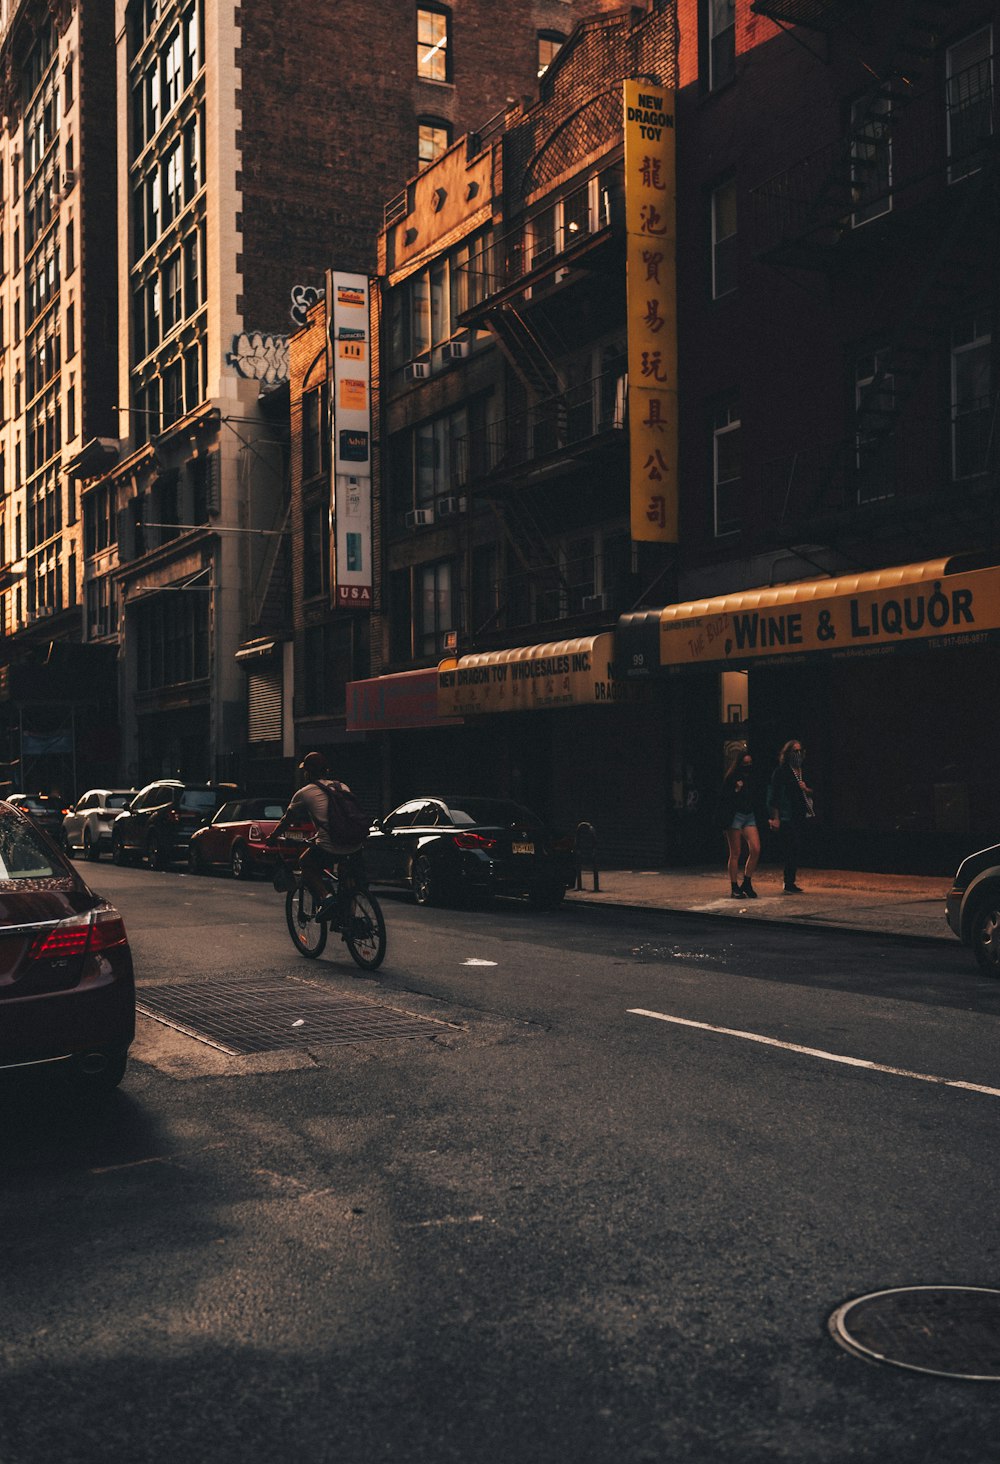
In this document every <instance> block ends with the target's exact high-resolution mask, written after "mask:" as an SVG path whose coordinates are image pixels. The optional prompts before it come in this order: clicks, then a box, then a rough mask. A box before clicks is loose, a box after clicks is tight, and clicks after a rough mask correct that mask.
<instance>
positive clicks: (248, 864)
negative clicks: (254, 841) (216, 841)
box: [229, 844, 253, 879]
mask: <svg viewBox="0 0 1000 1464" xmlns="http://www.w3.org/2000/svg"><path fill="white" fill-rule="evenodd" d="M229 868H230V869H231V870H232V873H233V879H249V878H250V876H251V875H252V874H253V860H252V859H251V858H250V851H249V849H248V848H247V846H246V844H234V845H233V852H232V854H230V856H229Z"/></svg>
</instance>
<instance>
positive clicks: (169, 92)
mask: <svg viewBox="0 0 1000 1464" xmlns="http://www.w3.org/2000/svg"><path fill="white" fill-rule="evenodd" d="M181 69H182V67H181V33H180V31H179V30H175V31H174V33H173V35H172V36H171V37H170V39H169V41H168V42H167V45H166V49H165V51H164V55H163V115H164V116H166V114H167V113H168V112H169V111H171V110H172V109H173V108H174V107H176V105H177V103H178V101H179V100H180V95H181Z"/></svg>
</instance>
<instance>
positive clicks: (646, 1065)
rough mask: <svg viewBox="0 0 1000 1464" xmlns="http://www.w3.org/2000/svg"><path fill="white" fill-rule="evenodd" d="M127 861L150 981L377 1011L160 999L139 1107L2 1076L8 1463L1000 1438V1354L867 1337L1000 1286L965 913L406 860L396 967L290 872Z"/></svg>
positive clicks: (989, 1029) (146, 990)
mask: <svg viewBox="0 0 1000 1464" xmlns="http://www.w3.org/2000/svg"><path fill="white" fill-rule="evenodd" d="M85 872H86V873H87V875H88V878H90V882H91V883H92V884H93V885H94V886H95V888H97V889H100V890H101V891H102V892H103V893H105V894H107V895H108V896H109V897H110V898H111V899H113V900H114V901H115V902H116V903H117V904H118V905H119V907H120V908H121V910H122V911H123V913H124V915H125V918H126V921H127V924H128V928H129V931H130V935H131V938H132V943H133V949H134V952H135V956H136V964H137V972H138V976H139V985H140V994H141V995H143V994H144V995H145V996H146V997H147V998H148V999H153V998H154V997H158V998H159V999H161V1000H163V999H167V1000H169V998H170V992H169V989H168V988H170V987H171V986H173V985H174V984H176V983H181V982H183V983H190V982H197V983H199V984H201V985H203V986H204V987H205V989H206V992H209V991H212V990H215V991H218V990H220V989H222V983H228V982H237V983H244V984H245V986H246V989H247V991H248V992H249V991H251V989H252V988H254V987H255V985H256V984H257V983H258V982H260V981H264V980H271V981H272V982H273V981H274V980H275V979H277V980H280V981H282V982H284V981H288V982H291V983H292V987H293V990H294V991H296V992H300V993H302V995H303V1011H306V1012H311V1010H312V1009H311V1008H308V1007H307V1005H306V1003H305V998H306V996H307V995H311V994H312V993H313V992H314V990H315V989H319V990H320V991H321V992H322V993H324V994H325V995H328V996H329V997H330V999H331V1000H333V999H334V998H336V999H339V1000H340V1001H348V1002H350V1003H351V1004H352V1005H353V1006H354V1007H356V1008H360V1009H361V1012H362V1016H363V1017H367V1018H369V1019H371V1020H372V1022H373V1026H372V1031H373V1033H375V1035H369V1036H365V1037H363V1039H362V1040H357V1041H353V1042H348V1043H318V1042H315V1041H311V1040H310V1035H309V1030H308V1028H309V1022H310V1021H311V1020H312V1018H311V1016H309V1018H308V1020H307V1019H305V1018H303V1019H302V1020H303V1022H304V1025H303V1026H301V1027H297V1028H296V1027H293V1026H292V1024H291V1021H289V1020H288V1018H287V1017H286V1018H284V1019H283V1020H285V1021H287V1026H288V1035H287V1045H282V1046H280V1047H279V1049H278V1050H275V1051H268V1052H262V1053H256V1054H253V1055H250V1056H242V1057H239V1056H236V1057H234V1056H230V1055H227V1054H226V1053H224V1052H221V1051H219V1050H218V1049H217V1048H214V1047H211V1046H208V1045H206V1044H205V1043H203V1042H199V1041H196V1040H194V1039H193V1038H192V1037H190V1036H187V1035H184V1034H182V1033H180V1032H177V1031H175V1030H174V1029H172V1028H170V1027H168V1026H164V1025H162V1024H161V1023H158V1022H153V1021H151V1020H149V1019H144V1020H143V1021H142V1022H141V1024H140V1035H139V1039H138V1041H137V1043H136V1047H135V1048H134V1060H133V1063H132V1065H131V1067H130V1070H129V1074H128V1076H127V1077H126V1080H125V1083H124V1085H123V1087H122V1089H121V1090H120V1091H119V1092H118V1093H117V1094H115V1095H114V1096H113V1097H112V1098H111V1099H109V1100H107V1101H105V1102H103V1103H96V1104H91V1105H86V1104H80V1103H77V1102H71V1101H70V1100H69V1098H68V1096H67V1094H66V1092H65V1091H64V1090H63V1089H62V1087H61V1086H60V1085H59V1084H58V1083H54V1082H53V1081H52V1078H51V1074H50V1073H48V1072H46V1073H42V1074H33V1075H24V1074H17V1075H13V1074H6V1075H2V1079H0V1103H2V1110H3V1114H4V1122H3V1124H2V1128H0V1163H2V1166H3V1176H4V1180H3V1187H2V1192H0V1235H2V1237H3V1256H4V1265H3V1276H4V1285H3V1290H4V1294H5V1303H6V1304H5V1306H4V1311H3V1315H4V1322H3V1327H2V1329H0V1356H2V1359H3V1363H4V1387H3V1390H2V1394H0V1460H2V1461H3V1464H43V1461H44V1464H49V1461H51V1460H53V1459H58V1460H60V1461H65V1464H74V1461H89V1460H96V1459H101V1460H102V1461H110V1464H117V1461H119V1460H120V1461H137V1464H138V1461H147V1460H148V1461H156V1464H161V1461H168V1460H169V1461H171V1464H172V1461H175V1460H177V1459H189V1460H192V1461H194V1464H200V1461H203V1460H204V1461H209V1460H211V1461H213V1464H228V1461H230V1460H232V1461H237V1460H240V1461H251V1464H257V1461H258V1460H259V1461H261V1464H263V1461H268V1464H274V1461H284V1460H296V1461H299V1460H309V1461H323V1464H326V1461H330V1464H333V1461H337V1464H341V1461H343V1464H368V1461H382V1460H385V1461H389V1460H392V1461H396V1464H445V1461H453V1460H454V1461H462V1464H468V1461H473V1460H474V1461H476V1464H494V1461H495V1464H515V1461H516V1464H521V1461H526V1464H534V1461H560V1464H561V1461H566V1464H577V1461H579V1464H587V1461H595V1464H596V1461H600V1464H633V1461H654V1460H655V1461H667V1460H669V1461H670V1464H679V1461H689V1460H690V1461H697V1464H715V1461H730V1460H732V1461H741V1464H744V1461H745V1464H751V1461H753V1464H756V1461H773V1460H789V1461H796V1464H812V1461H824V1464H826V1461H841V1460H844V1461H846V1460H850V1461H852V1464H855V1461H872V1464H874V1461H879V1464H884V1461H887V1460H888V1461H897V1460H899V1461H906V1464H920V1461H924V1460H926V1461H931V1460H933V1461H935V1464H938V1461H940V1460H942V1459H947V1460H949V1464H983V1461H995V1460H996V1459H997V1457H998V1453H1000V1449H998V1444H997V1440H998V1438H1000V1384H988V1383H980V1384H976V1383H968V1382H961V1381H955V1380H951V1379H943V1378H934V1377H928V1376H921V1375H918V1374H914V1373H908V1372H905V1371H903V1370H900V1369H896V1368H890V1367H885V1366H878V1365H875V1364H869V1363H866V1362H864V1361H861V1360H859V1359H857V1358H855V1357H853V1356H851V1355H849V1354H848V1353H846V1352H844V1351H843V1350H842V1349H840V1348H839V1347H838V1346H837V1345H836V1344H835V1343H834V1342H833V1341H832V1340H831V1339H830V1337H829V1335H828V1332H827V1319H828V1318H829V1316H830V1314H831V1313H832V1312H833V1310H834V1309H835V1308H836V1307H837V1306H839V1305H840V1304H841V1303H842V1302H844V1301H846V1300H847V1299H848V1298H851V1297H854V1296H858V1295H861V1294H864V1293H867V1292H871V1291H875V1290H879V1289H881V1288H883V1287H889V1286H895V1285H907V1284H913V1285H918V1284H927V1283H948V1284H961V1285H970V1286H997V1285H1000V1264H998V1260H1000V1257H998V1240H997V1215H998V1212H1000V1205H998V1198H1000V1196H998V1182H997V1166H996V1153H997V1140H998V1131H1000V1070H998V1069H1000V1061H998V1056H1000V1043H998V1040H997V1038H998V1032H1000V989H998V984H997V983H992V984H991V983H988V982H984V981H983V980H981V979H980V978H979V977H978V975H977V973H976V972H975V969H974V967H973V966H972V964H971V962H970V960H969V957H968V954H967V952H964V951H963V950H962V949H961V948H960V947H958V946H957V944H956V946H955V947H954V948H951V947H950V946H945V945H942V944H937V945H933V946H932V945H929V944H920V943H917V942H912V943H909V942H905V941H899V940H885V941H883V940H879V939H873V938H870V937H868V938H866V937H858V936H852V935H847V934H839V933H838V934H824V933H821V932H813V931H801V932H800V931H793V930H789V929H775V928H762V927H754V928H750V927H744V926H740V927H735V928H734V926H733V925H732V924H731V923H723V922H717V923H713V922H711V921H707V920H705V921H701V920H694V919H691V918H685V917H680V916H667V915H662V914H657V913H648V912H645V913H638V912H623V911H616V910H609V909H584V908H581V907H579V906H577V907H573V908H569V907H565V908H563V909H562V910H560V911H558V912H556V913H554V914H550V915H536V914H532V913H531V912H529V911H527V910H526V909H524V908H521V907H520V906H518V905H516V904H510V905H506V906H503V907H498V908H497V909H495V910H492V911H489V912H466V911H425V910H418V909H416V908H415V907H414V906H412V905H411V904H410V903H409V902H408V901H407V900H406V899H404V898H401V897H397V896H393V895H390V896H387V898H386V901H385V903H386V910H387V918H388V923H389V941H390V946H389V954H388V957H387V960H386V963H385V965H384V967H383V968H382V969H381V970H380V971H379V972H377V973H376V974H375V975H373V976H362V975H360V973H358V972H357V971H356V968H355V967H354V966H353V965H352V964H351V963H350V961H349V960H348V959H347V958H346V956H345V955H344V953H343V948H342V947H339V946H338V947H335V946H334V943H333V942H331V946H330V948H329V950H328V951H327V953H325V955H324V957H323V958H321V959H320V960H319V961H318V962H307V961H304V960H303V959H302V958H301V957H300V956H299V955H298V954H297V952H296V951H295V950H294V949H293V948H292V945H291V942H290V941H289V939H288V937H287V934H286V932H285V929H284V921H283V913H282V902H281V899H280V897H278V896H276V895H275V894H274V892H273V891H272V890H271V889H270V886H269V885H268V884H266V883H252V884H243V885H241V884H236V883H234V882H232V881H230V880H227V879H194V878H191V877H188V876H186V875H181V874H169V873H168V874H153V873H150V872H147V871H144V870H128V869H114V868H112V867H111V866H109V865H102V866H100V868H99V869H96V870H92V869H86V870H85ZM237 990H238V988H237ZM386 1007H387V1008H390V1009H391V1010H392V1012H401V1013H406V1014H408V1015H409V1017H410V1018H411V1019H416V1020H417V1022H418V1026H419V1028H420V1031H419V1033H418V1035H416V1036H407V1037H404V1038H398V1037H395V1038H394V1037H386V1036H380V1035H377V1030H376V1029H377V1027H378V1017H379V1014H380V1012H382V1011H383V1010H384V1008H386ZM640 1013H655V1014H657V1015H641V1014H640ZM241 1015H245V1013H241ZM664 1018H669V1019H670V1020H663V1019H664ZM677 1019H680V1021H678V1020H677ZM687 1024H697V1025H687ZM424 1029H425V1031H426V1034H425V1031H424ZM719 1029H725V1030H719ZM747 1034H752V1036H754V1037H764V1038H768V1039H771V1041H772V1042H777V1043H781V1044H789V1045H769V1044H768V1045H765V1044H764V1043H762V1042H760V1041H755V1040H750V1037H749V1036H748V1035H747ZM282 1042H283V1044H284V1039H282ZM801 1048H808V1049H810V1050H809V1051H801V1050H796V1049H801ZM845 1056H846V1057H851V1058H856V1059H863V1060H865V1061H868V1062H871V1063H874V1064H876V1065H877V1066H875V1067H872V1068H866V1067H857V1066H850V1065H846V1064H844V1063H843V1062H839V1061H834V1060H833V1058H834V1057H845ZM928 1079H936V1080H948V1081H949V1082H951V1083H968V1084H971V1085H979V1086H980V1087H982V1088H986V1089H992V1090H995V1091H993V1092H983V1091H976V1090H975V1089H974V1088H964V1087H956V1086H947V1085H946V1083H945V1082H943V1081H928Z"/></svg>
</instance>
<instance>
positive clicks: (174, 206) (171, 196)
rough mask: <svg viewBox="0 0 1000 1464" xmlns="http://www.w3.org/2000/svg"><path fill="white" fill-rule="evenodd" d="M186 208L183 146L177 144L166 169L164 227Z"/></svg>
mask: <svg viewBox="0 0 1000 1464" xmlns="http://www.w3.org/2000/svg"><path fill="white" fill-rule="evenodd" d="M183 206H184V170H183V164H182V161H181V144H180V143H179V142H175V143H174V145H173V147H172V148H171V149H170V151H169V153H168V154H167V161H166V165H165V167H164V187H163V226H164V228H166V226H167V225H168V224H169V223H172V221H173V220H174V219H175V218H176V217H177V215H178V214H179V213H180V211H181V209H182V208H183Z"/></svg>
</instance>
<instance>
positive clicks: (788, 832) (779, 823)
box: [767, 737, 814, 895]
mask: <svg viewBox="0 0 1000 1464" xmlns="http://www.w3.org/2000/svg"><path fill="white" fill-rule="evenodd" d="M804 756H805V752H804V749H803V747H802V743H801V742H800V741H799V739H798V738H797V737H792V738H790V739H789V740H788V741H787V742H786V743H785V745H784V747H783V748H782V749H781V751H780V753H779V754H778V766H777V767H776V768H775V770H774V772H773V773H772V774H771V781H770V783H769V784H768V785H767V808H768V813H769V814H770V818H769V819H768V823H769V824H770V826H771V828H772V829H774V831H775V832H776V833H777V835H778V839H779V841H780V845H781V857H782V860H783V862H784V866H785V867H784V876H785V883H784V893H785V894H786V895H801V893H802V890H801V889H800V888H799V886H798V885H797V884H796V882H795V880H796V876H797V875H798V872H799V856H800V853H801V850H802V830H803V827H804V826H805V822H806V819H807V818H813V817H814V811H813V802H812V789H811V788H809V787H807V785H806V781H805V779H804V778H803V776H802V761H803V758H804Z"/></svg>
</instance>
